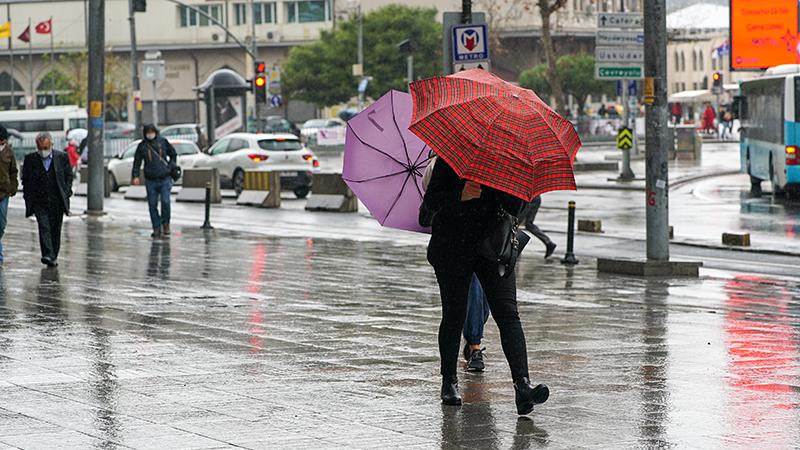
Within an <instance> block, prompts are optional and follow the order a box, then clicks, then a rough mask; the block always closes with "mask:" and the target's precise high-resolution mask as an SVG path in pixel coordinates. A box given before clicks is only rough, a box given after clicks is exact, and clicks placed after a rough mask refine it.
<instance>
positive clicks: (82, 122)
mask: <svg viewBox="0 0 800 450" xmlns="http://www.w3.org/2000/svg"><path fill="white" fill-rule="evenodd" d="M69 128H70V129H73V128H86V119H69Z"/></svg>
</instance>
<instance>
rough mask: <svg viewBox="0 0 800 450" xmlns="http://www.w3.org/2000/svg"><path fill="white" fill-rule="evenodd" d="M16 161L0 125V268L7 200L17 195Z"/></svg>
mask: <svg viewBox="0 0 800 450" xmlns="http://www.w3.org/2000/svg"><path fill="white" fill-rule="evenodd" d="M17 184H18V181H17V160H16V158H14V149H12V148H11V144H10V143H9V142H8V130H6V129H5V127H4V126H2V125H0V266H2V265H3V258H4V254H3V234H5V231H6V223H7V219H8V199H9V198H10V197H13V196H14V195H16V193H17Z"/></svg>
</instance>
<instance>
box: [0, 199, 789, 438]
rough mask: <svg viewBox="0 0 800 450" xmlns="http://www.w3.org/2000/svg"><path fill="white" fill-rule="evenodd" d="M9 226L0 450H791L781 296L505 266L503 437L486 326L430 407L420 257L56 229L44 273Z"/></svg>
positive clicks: (377, 245) (299, 236)
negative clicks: (524, 374)
mask: <svg viewBox="0 0 800 450" xmlns="http://www.w3.org/2000/svg"><path fill="white" fill-rule="evenodd" d="M138 205H141V207H142V208H143V207H144V205H143V204H141V203H139V204H138ZM10 215H11V220H10V224H9V228H8V231H7V234H6V238H5V240H4V242H5V243H6V249H7V250H6V251H7V255H8V256H7V262H6V266H5V267H4V268H3V269H2V271H0V399H2V400H0V449H2V448H24V449H37V448H41V449H52V448H103V449H106V448H170V449H174V448H232V447H243V448H303V449H307V448H399V447H403V448H420V449H422V448H437V449H438V448H446V449H451V448H452V449H456V448H476V449H477V448H480V449H484V448H498V449H506V448H513V449H524V448H545V447H547V448H608V449H618V448H673V447H674V448H754V447H757V448H770V449H781V448H795V447H796V445H797V442H798V440H799V439H800V421H798V416H800V359H799V357H800V333H798V329H799V328H798V326H800V283H798V279H795V278H786V277H783V278H777V277H769V276H764V275H748V274H743V273H738V272H727V271H717V270H704V271H703V272H702V275H703V276H702V278H700V279H695V280H671V281H667V280H643V279H635V278H622V277H616V276H608V275H601V274H598V273H597V272H596V271H595V270H594V268H593V264H592V262H591V261H590V260H585V259H584V260H583V261H582V263H581V264H580V265H579V266H577V267H575V268H574V269H568V268H565V267H563V266H562V265H560V264H559V263H558V262H557V261H553V260H551V261H544V260H542V259H541V255H540V254H539V248H538V246H536V245H534V246H532V247H531V249H530V250H528V251H526V254H525V255H524V256H523V258H522V260H521V261H520V264H519V282H518V289H519V302H520V314H521V317H522V320H523V323H524V326H525V329H526V334H527V340H528V349H529V358H530V361H531V374H532V378H533V379H534V380H535V381H537V382H546V383H548V384H549V385H550V388H551V392H552V394H551V398H550V400H549V401H548V403H546V404H544V405H541V406H538V407H537V409H536V411H535V412H534V413H533V414H532V415H531V416H530V417H527V418H518V417H517V415H516V414H515V409H514V397H513V389H512V387H511V385H510V382H509V379H508V377H509V374H508V368H507V365H506V364H505V362H504V359H503V357H502V354H501V352H500V349H499V347H500V346H499V336H498V333H497V330H496V327H495V326H494V325H493V323H492V321H491V320H490V323H489V325H488V326H487V335H486V338H485V340H484V345H485V346H486V347H487V349H488V350H487V366H488V367H487V371H486V372H485V373H484V374H482V375H478V374H466V373H462V374H461V375H460V378H461V384H462V388H463V394H464V399H465V401H466V404H465V405H464V406H463V407H460V408H458V407H442V406H441V405H440V404H439V402H438V398H437V396H438V388H439V378H438V376H437V373H436V372H437V367H438V363H437V361H438V355H437V350H436V344H435V342H436V329H437V325H438V317H439V300H438V295H437V288H436V285H435V281H434V278H433V276H432V271H431V269H430V267H429V266H428V265H427V264H426V262H425V257H424V246H423V245H420V244H419V241H420V239H419V238H415V239H408V240H403V239H394V240H372V239H361V240H355V239H341V238H338V239H337V238H334V236H333V232H331V231H329V232H328V234H325V237H324V238H319V237H316V235H315V234H311V233H307V232H306V231H305V229H296V230H295V232H293V233H287V236H284V237H280V236H260V235H256V234H251V233H239V232H230V231H223V230H217V231H214V232H211V233H203V232H202V231H201V230H199V229H197V228H196V227H195V226H191V227H190V226H188V225H183V226H182V225H180V224H179V225H177V226H176V227H175V228H176V229H175V233H174V235H173V236H172V237H171V238H170V239H169V240H165V241H157V242H151V240H150V239H149V238H148V237H147V234H148V230H147V229H146V227H140V228H136V227H134V226H131V225H130V224H129V223H127V222H125V221H122V220H116V221H113V222H105V223H86V222H84V221H83V220H81V219H80V218H72V219H70V220H68V221H67V222H66V224H65V241H64V246H63V253H62V257H61V266H60V267H59V268H58V269H57V270H47V269H40V267H39V265H38V264H37V261H38V253H37V252H38V250H37V245H36V244H37V241H36V236H35V234H34V232H33V230H34V228H35V224H34V223H33V222H31V221H27V220H25V219H23V218H22V217H21V212H20V211H19V209H18V208H12V209H11V214H10ZM315 217H316V219H315V221H318V222H319V223H318V224H317V226H320V224H323V225H324V223H325V220H326V219H325V218H326V217H330V218H331V219H330V220H332V221H335V220H336V219H335V218H336V217H337V216H335V215H334V216H325V215H317V216H315ZM312 222H313V221H312ZM264 226H276V225H274V224H265V225H264ZM364 230H367V228H366V227H365V228H364ZM303 234H306V236H303ZM340 237H349V236H346V235H342V236H340Z"/></svg>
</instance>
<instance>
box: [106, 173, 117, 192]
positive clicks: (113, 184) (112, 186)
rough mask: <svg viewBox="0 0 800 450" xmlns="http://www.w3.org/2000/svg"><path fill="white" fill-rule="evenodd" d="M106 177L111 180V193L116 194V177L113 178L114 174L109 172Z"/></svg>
mask: <svg viewBox="0 0 800 450" xmlns="http://www.w3.org/2000/svg"><path fill="white" fill-rule="evenodd" d="M108 177H109V178H110V179H111V192H118V191H119V183H117V177H115V176H114V172H111V171H109V172H108Z"/></svg>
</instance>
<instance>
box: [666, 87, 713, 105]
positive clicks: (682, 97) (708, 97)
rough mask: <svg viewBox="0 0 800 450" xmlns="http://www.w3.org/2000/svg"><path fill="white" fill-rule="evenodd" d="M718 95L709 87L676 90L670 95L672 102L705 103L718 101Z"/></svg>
mask: <svg viewBox="0 0 800 450" xmlns="http://www.w3.org/2000/svg"><path fill="white" fill-rule="evenodd" d="M716 99H717V97H716V95H714V94H712V93H711V91H710V90H708V89H700V90H697V91H683V92H676V93H674V94H672V95H670V96H669V102H670V103H704V102H713V101H716Z"/></svg>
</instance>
